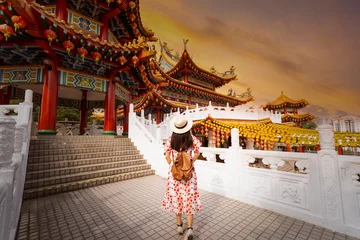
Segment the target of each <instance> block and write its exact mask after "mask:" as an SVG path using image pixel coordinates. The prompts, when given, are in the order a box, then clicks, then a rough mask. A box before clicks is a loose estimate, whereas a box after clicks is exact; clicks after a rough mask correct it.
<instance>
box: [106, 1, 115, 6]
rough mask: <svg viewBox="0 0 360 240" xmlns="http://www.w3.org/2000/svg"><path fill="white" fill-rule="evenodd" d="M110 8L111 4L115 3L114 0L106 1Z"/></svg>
mask: <svg viewBox="0 0 360 240" xmlns="http://www.w3.org/2000/svg"><path fill="white" fill-rule="evenodd" d="M106 2H107V4H108V7H110V3H112V2H114V0H106Z"/></svg>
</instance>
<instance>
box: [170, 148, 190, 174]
mask: <svg viewBox="0 0 360 240" xmlns="http://www.w3.org/2000/svg"><path fill="white" fill-rule="evenodd" d="M193 169H194V167H193V164H192V160H191V157H190V155H189V154H188V153H187V152H185V151H183V150H180V152H179V153H178V155H177V157H176V159H175V160H174V163H173V165H172V167H171V173H172V175H173V177H174V179H175V180H178V181H181V180H183V179H184V180H185V181H189V180H190V179H191V178H192V175H193V173H192V172H193Z"/></svg>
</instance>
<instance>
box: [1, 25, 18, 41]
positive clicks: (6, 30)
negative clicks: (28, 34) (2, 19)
mask: <svg viewBox="0 0 360 240" xmlns="http://www.w3.org/2000/svg"><path fill="white" fill-rule="evenodd" d="M0 32H2V33H3V34H4V37H5V41H7V40H8V38H9V37H11V36H12V35H14V33H15V32H14V29H12V27H10V26H8V25H6V24H2V25H0Z"/></svg>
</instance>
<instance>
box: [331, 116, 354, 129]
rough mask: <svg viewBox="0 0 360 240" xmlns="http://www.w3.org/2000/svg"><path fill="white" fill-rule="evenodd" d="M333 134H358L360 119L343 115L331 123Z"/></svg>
mask: <svg viewBox="0 0 360 240" xmlns="http://www.w3.org/2000/svg"><path fill="white" fill-rule="evenodd" d="M332 124H333V126H334V131H335V132H357V133H358V132H360V117H359V116H355V115H343V116H340V117H338V118H336V119H334V120H333V121H332Z"/></svg>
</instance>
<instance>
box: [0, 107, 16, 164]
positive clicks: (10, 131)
mask: <svg viewBox="0 0 360 240" xmlns="http://www.w3.org/2000/svg"><path fill="white" fill-rule="evenodd" d="M4 113H5V111H2V109H1V108H0V169H1V168H5V167H8V166H10V165H11V162H12V155H13V153H14V138H15V124H16V122H15V120H14V119H13V118H11V117H9V116H5V115H4Z"/></svg>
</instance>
